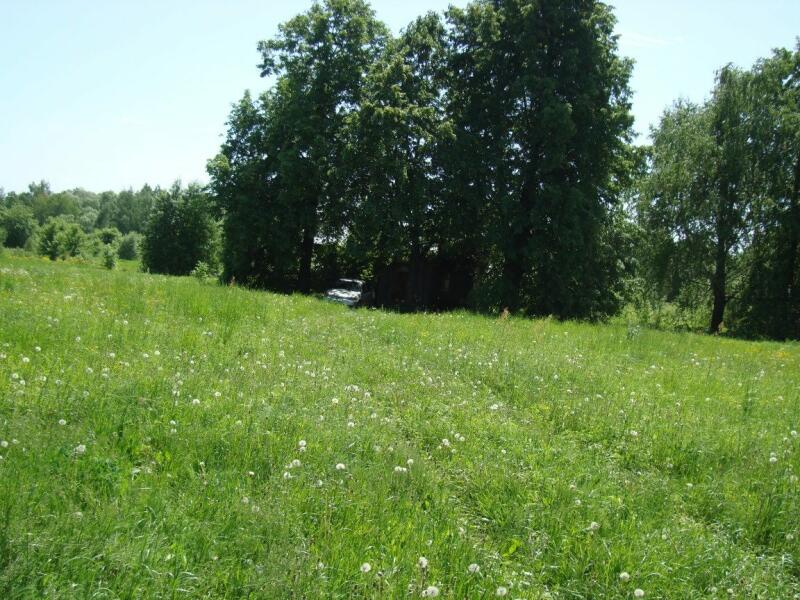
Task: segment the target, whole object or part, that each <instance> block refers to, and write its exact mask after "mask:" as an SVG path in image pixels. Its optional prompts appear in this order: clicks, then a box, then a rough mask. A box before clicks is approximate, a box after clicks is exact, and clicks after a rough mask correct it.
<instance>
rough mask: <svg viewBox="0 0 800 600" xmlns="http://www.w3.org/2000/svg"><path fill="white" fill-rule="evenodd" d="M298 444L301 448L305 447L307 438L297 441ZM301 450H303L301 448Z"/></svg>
mask: <svg viewBox="0 0 800 600" xmlns="http://www.w3.org/2000/svg"><path fill="white" fill-rule="evenodd" d="M297 445H298V446H299V447H300V448H305V447H306V441H305V440H300V441H299V442H297ZM300 452H303V451H302V450H301V451H300Z"/></svg>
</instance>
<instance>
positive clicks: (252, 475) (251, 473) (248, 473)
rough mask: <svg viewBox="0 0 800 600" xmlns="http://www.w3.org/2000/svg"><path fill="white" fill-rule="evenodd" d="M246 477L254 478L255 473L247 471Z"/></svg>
mask: <svg viewBox="0 0 800 600" xmlns="http://www.w3.org/2000/svg"><path fill="white" fill-rule="evenodd" d="M247 476H248V477H255V476H256V472H255V471H248V472H247Z"/></svg>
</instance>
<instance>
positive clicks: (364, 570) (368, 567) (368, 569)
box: [361, 562, 372, 573]
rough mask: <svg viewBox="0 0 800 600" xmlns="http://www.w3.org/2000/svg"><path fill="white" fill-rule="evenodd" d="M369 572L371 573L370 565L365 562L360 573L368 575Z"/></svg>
mask: <svg viewBox="0 0 800 600" xmlns="http://www.w3.org/2000/svg"><path fill="white" fill-rule="evenodd" d="M370 571H372V565H371V564H369V563H367V562H365V563H364V564H363V565H361V572H362V573H369V572H370Z"/></svg>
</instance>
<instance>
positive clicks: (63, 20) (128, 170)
mask: <svg viewBox="0 0 800 600" xmlns="http://www.w3.org/2000/svg"><path fill="white" fill-rule="evenodd" d="M310 4H311V1H310V0H302V1H299V0H294V1H291V2H286V1H283V2H277V1H273V0H259V1H256V0H228V1H224V0H214V1H211V0H109V1H105V2H98V1H97V0H0V187H3V188H5V189H6V191H11V190H17V191H20V190H23V189H25V188H26V187H27V184H28V183H30V182H31V181H34V180H37V181H38V180H40V179H46V180H48V181H50V183H51V185H52V187H53V189H56V190H61V189H68V188H73V187H84V188H86V189H89V190H94V191H102V190H106V189H112V190H119V189H123V188H127V187H130V186H132V187H140V186H141V185H142V184H144V183H145V182H148V183H151V184H154V185H155V184H158V185H162V186H165V185H169V184H170V183H171V182H172V181H174V180H175V179H178V178H180V179H182V180H183V181H184V182H185V183H186V182H189V181H192V180H199V181H206V175H205V163H206V160H207V159H208V158H210V157H211V156H213V155H214V154H215V153H216V151H217V149H218V147H219V144H220V142H221V135H222V134H223V132H224V130H225V125H224V123H225V119H226V117H227V115H228V112H229V109H230V105H231V103H232V102H234V101H235V100H236V99H238V98H239V97H240V96H241V94H242V92H243V91H244V90H245V89H246V88H250V89H252V90H253V91H260V90H262V89H264V87H265V85H266V83H267V82H266V81H264V80H262V79H260V78H259V76H258V69H257V68H256V64H257V62H258V55H257V53H256V43H257V42H258V40H261V39H265V38H268V37H271V36H272V35H273V34H274V33H275V32H276V30H277V25H278V24H279V23H280V22H282V21H285V20H286V19H288V18H289V17H291V16H292V15H294V14H296V13H297V12H300V11H302V10H304V9H305V8H307V7H308V6H310ZM448 4H455V5H457V6H464V5H465V4H466V1H465V0H452V1H448V0H402V1H395V0H373V2H372V5H373V7H374V9H375V11H376V12H377V14H378V17H379V18H381V19H382V20H384V21H385V22H386V23H388V24H389V26H390V27H391V28H392V29H393V30H395V31H398V30H399V29H400V28H402V27H403V26H404V25H405V24H406V23H408V22H409V21H410V20H411V19H412V18H414V17H415V16H417V15H419V14H421V13H423V12H425V11H427V10H443V9H444V8H446V6H447V5H448ZM612 4H614V6H615V7H616V14H617V18H618V21H619V23H618V28H617V29H618V33H620V35H621V36H622V37H621V40H620V46H621V50H622V53H623V54H625V55H627V56H630V57H632V58H634V59H635V60H636V61H637V65H636V70H635V73H634V77H633V81H632V87H633V89H634V92H635V95H634V114H635V117H636V128H637V130H639V131H640V132H646V131H647V129H648V127H649V125H650V124H651V123H653V122H655V121H656V120H657V119H658V116H659V115H660V113H661V112H662V111H663V109H664V108H665V107H666V106H667V105H669V104H670V103H671V102H672V101H673V100H674V99H676V98H678V97H686V98H689V99H692V100H695V101H702V100H703V98H705V96H706V95H707V93H708V91H709V89H710V88H711V85H712V83H713V77H714V72H715V71H716V69H718V68H719V67H720V66H722V65H724V64H726V63H728V62H732V63H735V64H738V65H741V66H750V65H751V64H752V63H753V62H754V61H755V60H756V59H757V58H759V57H762V56H766V55H767V54H769V52H770V50H771V49H772V48H774V47H778V46H794V44H795V38H796V36H798V35H800V1H799V0H762V1H761V2H755V1H754V0H694V1H689V0H660V1H659V0H617V1H616V2H612Z"/></svg>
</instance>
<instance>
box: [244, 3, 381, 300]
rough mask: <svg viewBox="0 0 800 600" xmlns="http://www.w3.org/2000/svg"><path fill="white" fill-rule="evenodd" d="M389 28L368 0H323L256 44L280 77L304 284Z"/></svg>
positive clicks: (286, 166) (287, 194) (284, 150)
mask: <svg viewBox="0 0 800 600" xmlns="http://www.w3.org/2000/svg"><path fill="white" fill-rule="evenodd" d="M387 35H388V34H387V30H386V27H385V26H384V25H383V24H382V23H381V22H380V21H378V20H377V19H376V18H375V15H374V13H373V11H372V9H371V8H370V7H369V5H368V4H367V3H366V2H364V1H363V0H325V1H324V2H320V3H315V4H314V5H313V6H312V7H311V8H310V9H309V10H308V12H306V13H304V14H301V15H298V16H297V17H295V18H293V19H291V20H290V21H289V22H287V23H285V24H283V25H281V27H280V33H279V35H278V36H277V37H275V38H273V39H271V40H268V41H263V42H261V43H260V44H259V51H260V52H261V58H262V61H261V65H260V67H261V74H262V76H265V77H266V76H275V77H277V80H278V83H277V88H276V92H275V96H276V99H275V103H276V107H275V109H276V110H277V111H279V113H280V119H281V123H280V127H281V130H282V133H283V135H282V139H281V140H280V149H279V155H278V156H277V160H278V161H279V163H280V176H281V181H282V187H281V189H280V194H281V195H282V197H283V199H284V200H283V201H284V202H286V203H289V204H291V206H292V211H293V213H294V214H293V219H294V220H296V221H297V223H298V224H299V225H300V239H299V240H298V241H299V253H298V254H299V265H298V273H297V286H298V289H299V290H300V291H308V290H309V289H310V287H311V268H312V261H313V258H314V248H315V243H316V242H317V240H318V238H319V234H320V232H321V231H322V230H323V229H325V228H331V226H333V228H335V225H336V222H337V220H338V215H339V214H340V213H341V204H340V200H341V198H342V196H343V193H342V188H341V185H340V184H341V175H342V166H343V165H342V150H343V143H342V138H343V132H344V124H345V121H346V119H347V117H348V115H349V114H351V113H353V112H354V111H356V110H357V109H358V107H359V104H360V102H361V92H362V88H363V79H364V77H365V75H366V73H367V71H368V70H369V68H370V66H371V65H372V64H373V63H374V61H375V59H376V58H377V56H378V55H379V53H380V52H381V49H382V47H383V45H384V43H385V40H386V38H387Z"/></svg>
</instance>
